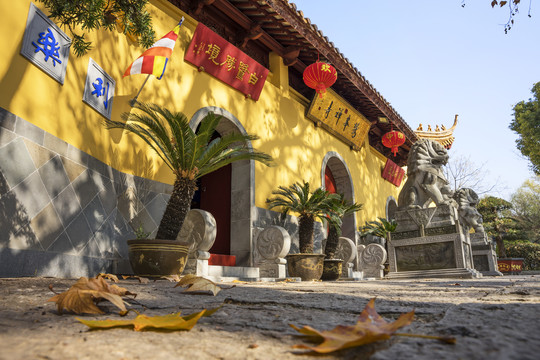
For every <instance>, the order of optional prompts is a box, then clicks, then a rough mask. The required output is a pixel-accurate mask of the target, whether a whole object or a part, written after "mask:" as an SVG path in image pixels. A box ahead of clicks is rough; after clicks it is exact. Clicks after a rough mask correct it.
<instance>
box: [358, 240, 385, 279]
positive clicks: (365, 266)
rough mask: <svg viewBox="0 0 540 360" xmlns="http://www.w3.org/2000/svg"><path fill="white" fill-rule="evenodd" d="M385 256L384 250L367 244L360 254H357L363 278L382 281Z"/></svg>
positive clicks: (379, 246) (376, 245) (375, 245)
mask: <svg viewBox="0 0 540 360" xmlns="http://www.w3.org/2000/svg"><path fill="white" fill-rule="evenodd" d="M362 246H363V245H362ZM386 255H387V254H386V250H385V249H384V247H382V246H381V245H379V244H369V245H368V246H366V247H365V248H364V249H363V250H362V252H361V253H360V252H359V253H358V256H359V257H360V259H359V263H360V267H361V269H362V271H363V273H364V278H375V279H382V278H383V277H384V262H385V261H386Z"/></svg>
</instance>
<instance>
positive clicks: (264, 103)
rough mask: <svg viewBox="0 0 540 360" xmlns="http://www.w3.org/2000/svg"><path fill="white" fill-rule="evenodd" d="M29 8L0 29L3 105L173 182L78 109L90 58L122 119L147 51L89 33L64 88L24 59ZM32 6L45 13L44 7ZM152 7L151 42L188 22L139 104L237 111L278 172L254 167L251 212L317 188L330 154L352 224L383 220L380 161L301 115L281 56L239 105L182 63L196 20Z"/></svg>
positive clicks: (137, 170) (235, 96)
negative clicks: (349, 195)
mask: <svg viewBox="0 0 540 360" xmlns="http://www.w3.org/2000/svg"><path fill="white" fill-rule="evenodd" d="M29 4H30V1H28V0H19V1H16V2H11V3H10V5H9V10H10V16H5V17H4V19H3V21H2V22H1V23H0V31H2V34H5V36H3V37H2V40H1V42H2V49H3V50H4V54H6V55H5V56H6V57H5V58H4V61H2V62H0V79H1V81H2V84H1V86H0V106H1V107H3V108H4V109H6V110H8V111H10V112H11V113H13V114H15V115H17V116H19V117H21V118H23V119H25V120H27V121H29V122H31V123H33V124H34V125H36V126H38V127H39V128H41V129H43V130H45V131H46V132H48V133H50V134H52V135H54V136H56V137H58V138H60V139H62V140H64V141H66V142H67V143H69V144H71V145H73V146H74V147H76V148H78V149H80V150H82V151H84V152H86V153H88V154H90V155H92V156H94V157H96V158H97V159H99V160H101V161H103V162H104V163H106V164H109V165H111V166H112V167H114V168H116V169H117V170H119V171H122V172H126V173H131V174H134V175H138V176H142V177H146V178H150V179H153V180H158V181H161V182H165V183H169V184H171V183H172V182H173V177H172V173H171V172H170V170H169V169H168V168H166V167H165V166H163V165H162V163H161V161H160V159H159V158H158V157H157V156H155V155H154V154H153V153H152V152H151V151H150V150H148V147H147V146H146V145H145V144H144V143H142V141H140V140H138V139H136V138H135V137H133V136H130V135H125V134H122V133H121V132H120V131H118V130H115V131H108V130H106V129H105V128H104V127H103V126H102V120H103V118H102V117H101V115H99V114H98V113H97V112H96V111H94V110H93V109H92V108H90V107H89V106H87V105H86V104H85V103H83V102H82V96H83V91H84V83H85V78H86V73H87V68H88V62H89V58H92V59H94V60H95V61H96V62H97V64H99V65H100V66H101V67H102V68H103V69H104V70H105V71H106V72H107V73H108V74H109V75H111V76H112V77H113V78H114V79H115V81H116V90H115V96H114V103H113V110H112V111H113V112H112V118H113V119H114V120H118V119H120V114H121V113H123V112H126V111H129V110H130V106H129V100H130V99H132V98H133V97H134V96H135V94H136V93H137V91H138V90H139V88H140V87H141V85H142V83H143V81H144V79H145V78H146V75H134V76H129V77H125V78H122V75H123V72H124V71H125V69H126V68H127V66H128V65H129V64H130V63H131V62H132V61H133V60H135V59H136V58H137V57H138V56H140V54H141V53H142V52H143V51H144V49H143V48H141V47H138V46H136V45H133V44H130V43H128V41H127V39H126V37H125V36H124V35H122V34H121V33H118V32H106V31H96V32H92V33H89V34H87V37H88V39H89V40H90V41H91V42H92V45H93V49H92V50H91V51H89V52H88V54H87V55H85V56H83V57H80V58H78V57H76V56H75V55H74V54H73V52H72V51H71V53H70V56H69V65H68V68H67V73H66V78H65V83H64V84H63V85H61V84H59V83H58V82H56V81H55V80H53V79H52V78H51V77H49V76H48V75H47V74H45V73H44V72H43V71H41V70H40V69H39V68H37V67H36V66H34V65H33V64H31V63H30V62H29V61H28V60H26V59H25V58H24V57H23V56H22V55H20V49H21V43H22V38H23V34H24V29H25V24H26V18H27V14H28V8H29ZM36 5H37V6H38V7H39V8H40V9H42V10H43V6H42V4H41V3H36ZM149 10H150V12H151V14H152V17H153V25H154V29H155V32H156V37H157V38H159V37H161V36H163V35H164V34H166V33H167V32H169V31H170V30H171V29H172V28H173V27H174V26H175V25H176V24H177V22H178V20H179V19H180V18H181V16H185V18H186V20H185V21H184V24H183V26H182V28H181V30H180V35H179V39H178V41H177V43H176V47H175V49H174V52H173V55H172V58H171V59H170V61H169V64H168V65H167V70H166V73H165V75H164V77H163V79H162V80H157V79H156V78H154V77H151V78H150V79H149V80H148V82H147V84H146V86H145V87H144V89H143V90H142V92H141V94H140V96H139V101H143V102H153V103H157V104H160V105H165V106H167V107H168V108H170V109H171V110H176V111H182V112H184V113H185V114H186V116H187V117H188V118H190V117H191V116H192V115H193V114H194V113H195V112H196V111H197V110H199V109H201V108H204V107H206V106H216V107H220V108H223V109H225V110H227V111H228V112H230V113H231V114H233V115H234V116H235V117H236V118H237V119H238V120H239V121H240V122H241V123H242V125H243V126H244V128H245V129H246V130H247V132H248V133H252V134H256V135H258V136H259V137H260V139H259V140H257V141H254V142H253V146H254V147H255V148H256V149H258V150H260V151H264V152H267V153H269V154H271V155H272V156H273V157H274V159H275V166H273V167H266V166H264V165H261V164H258V163H257V164H256V167H255V170H256V171H255V205H256V206H259V207H263V208H265V207H266V205H265V200H266V198H267V197H269V196H270V195H271V192H272V190H274V189H276V188H277V186H278V185H284V186H288V185H290V184H292V183H293V182H297V181H302V180H305V181H309V182H310V183H311V184H313V185H314V186H321V185H322V184H321V166H322V162H323V158H324V156H325V155H326V154H327V153H328V152H330V151H334V152H337V153H339V154H340V155H341V156H342V158H343V159H344V161H345V163H346V164H347V166H348V168H349V170H350V174H351V177H352V179H353V186H354V192H355V201H356V202H359V203H362V204H364V210H363V211H361V212H359V213H358V224H363V222H364V221H365V220H373V219H374V218H375V217H376V216H384V209H385V204H386V198H387V197H388V196H390V195H391V196H394V197H395V198H397V193H398V189H397V188H396V187H395V186H394V185H392V184H391V183H389V182H387V181H385V180H384V179H383V178H382V177H381V171H382V167H383V166H384V163H385V161H386V159H385V158H384V157H383V156H382V155H381V154H379V153H378V152H377V151H375V150H374V149H373V148H371V147H370V146H369V144H368V143H367V139H366V141H365V143H364V146H363V147H362V148H361V150H360V151H352V150H350V148H349V146H348V145H346V144H345V143H343V142H341V141H340V140H338V139H336V138H335V137H334V136H332V135H331V134H329V133H328V132H326V131H325V130H324V129H322V128H317V127H315V126H314V125H313V122H312V121H310V120H308V119H307V118H306V117H305V113H306V109H307V106H308V102H307V99H304V98H302V97H301V96H300V95H298V94H297V93H296V92H295V91H293V90H289V88H288V86H287V85H286V84H284V82H285V81H286V80H287V75H286V73H287V71H286V67H284V66H283V65H282V62H281V59H280V58H279V57H276V56H275V55H272V58H271V61H270V62H271V66H270V67H271V69H270V71H271V73H270V74H269V77H268V79H267V82H266V84H265V86H264V88H263V90H262V93H261V96H260V99H259V100H258V101H253V100H250V99H245V97H244V95H243V94H242V93H240V92H239V91H237V90H235V89H233V88H232V87H230V86H228V85H226V84H225V83H223V82H221V81H220V80H218V79H216V78H214V77H212V76H211V75H209V74H207V73H204V72H198V71H197V69H196V68H195V67H194V66H192V65H191V64H189V63H187V62H185V61H184V60H183V52H184V51H185V49H186V48H187V46H188V45H189V42H190V40H191V37H192V35H193V33H194V30H195V27H196V24H197V23H196V21H195V20H193V19H192V18H190V17H189V16H188V15H186V14H184V13H183V12H181V11H180V10H178V9H177V8H175V7H173V6H172V5H170V4H169V3H168V2H166V1H164V0H153V1H151V7H150V9H149ZM7 34H9V36H8V35H7ZM68 35H69V34H68Z"/></svg>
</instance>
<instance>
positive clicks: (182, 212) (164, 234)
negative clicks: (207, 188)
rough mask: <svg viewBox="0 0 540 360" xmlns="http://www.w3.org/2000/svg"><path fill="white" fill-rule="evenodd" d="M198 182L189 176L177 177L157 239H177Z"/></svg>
mask: <svg viewBox="0 0 540 360" xmlns="http://www.w3.org/2000/svg"><path fill="white" fill-rule="evenodd" d="M196 188H197V183H196V181H195V180H190V179H188V178H177V179H176V181H175V182H174V187H173V191H172V194H171V198H170V199H169V202H168V204H167V207H166V209H165V213H164V214H163V218H162V219H161V222H160V223H159V228H158V231H157V234H156V239H163V240H176V237H177V236H178V233H179V232H180V229H181V228H182V225H183V224H184V220H185V219H186V215H187V213H188V211H189V208H190V206H191V200H192V199H193V195H194V194H195V189H196Z"/></svg>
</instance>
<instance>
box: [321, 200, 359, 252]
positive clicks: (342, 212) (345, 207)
mask: <svg viewBox="0 0 540 360" xmlns="http://www.w3.org/2000/svg"><path fill="white" fill-rule="evenodd" d="M361 209H362V204H357V203H351V202H349V201H347V199H345V196H344V195H343V194H339V198H337V197H336V198H335V199H334V201H332V202H331V203H330V208H329V209H328V210H329V211H331V212H333V213H334V214H336V216H337V217H338V219H339V220H340V222H341V220H342V219H343V218H344V217H345V216H347V215H350V214H354V213H355V212H357V211H359V210H361ZM340 236H341V224H340V223H338V222H336V221H330V224H329V228H328V237H327V238H326V246H325V247H324V254H325V255H326V258H327V259H334V256H335V255H336V250H337V246H338V244H339V237H340Z"/></svg>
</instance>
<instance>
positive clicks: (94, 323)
mask: <svg viewBox="0 0 540 360" xmlns="http://www.w3.org/2000/svg"><path fill="white" fill-rule="evenodd" d="M219 308H221V306H220V307H218V308H215V309H211V310H206V309H204V310H203V311H200V312H198V313H193V314H191V315H187V316H180V313H179V312H178V313H174V314H168V315H161V316H159V315H158V316H146V315H142V314H139V315H137V317H136V318H135V319H131V320H83V319H79V318H77V320H78V321H80V322H81V323H83V324H85V325H86V326H88V327H90V329H91V330H98V329H111V328H116V327H133V330H135V331H141V330H168V331H175V330H191V329H192V328H193V326H195V324H197V321H199V319H200V318H201V317H203V316H210V315H211V314H213V313H214V312H216V311H217V310H218V309H219Z"/></svg>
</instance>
